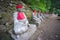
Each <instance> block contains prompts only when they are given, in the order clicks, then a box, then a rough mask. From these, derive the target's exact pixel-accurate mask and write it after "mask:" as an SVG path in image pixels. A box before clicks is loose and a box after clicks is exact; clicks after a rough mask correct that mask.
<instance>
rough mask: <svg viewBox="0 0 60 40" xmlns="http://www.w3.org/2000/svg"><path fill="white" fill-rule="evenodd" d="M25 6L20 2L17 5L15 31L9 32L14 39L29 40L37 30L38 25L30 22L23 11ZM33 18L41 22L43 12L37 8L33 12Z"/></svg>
mask: <svg viewBox="0 0 60 40" xmlns="http://www.w3.org/2000/svg"><path fill="white" fill-rule="evenodd" d="M22 8H23V6H22V5H21V4H18V5H17V6H16V9H17V11H16V12H14V13H13V18H14V27H13V31H14V33H13V31H12V30H10V31H9V33H10V34H11V37H12V38H13V39H14V40H28V39H29V37H31V35H32V34H33V33H34V32H35V31H36V29H37V28H36V25H33V24H29V21H28V19H27V17H26V15H25V13H24V12H23V11H22ZM32 18H33V20H35V23H38V24H40V23H41V21H43V18H44V16H43V14H42V13H40V11H38V13H37V12H36V10H34V11H33V13H32Z"/></svg>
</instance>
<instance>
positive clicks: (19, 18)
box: [17, 12, 25, 20]
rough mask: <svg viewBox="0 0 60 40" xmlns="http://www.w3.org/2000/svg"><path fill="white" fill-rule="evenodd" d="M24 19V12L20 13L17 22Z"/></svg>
mask: <svg viewBox="0 0 60 40" xmlns="http://www.w3.org/2000/svg"><path fill="white" fill-rule="evenodd" d="M24 18H25V16H24V13H23V12H18V15H17V20H22V19H24Z"/></svg>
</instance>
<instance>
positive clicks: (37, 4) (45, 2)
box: [22, 0, 51, 11]
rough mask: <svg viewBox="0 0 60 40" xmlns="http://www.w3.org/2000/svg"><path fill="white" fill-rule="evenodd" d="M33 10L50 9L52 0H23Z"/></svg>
mask: <svg viewBox="0 0 60 40" xmlns="http://www.w3.org/2000/svg"><path fill="white" fill-rule="evenodd" d="M22 1H23V2H25V3H26V4H27V5H29V7H31V8H32V9H33V10H34V9H35V10H41V11H48V10H49V9H50V6H51V1H50V0H22Z"/></svg>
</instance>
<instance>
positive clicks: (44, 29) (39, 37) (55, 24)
mask: <svg viewBox="0 0 60 40" xmlns="http://www.w3.org/2000/svg"><path fill="white" fill-rule="evenodd" d="M29 40H60V17H56V18H55V17H50V18H49V19H46V20H45V21H43V22H42V23H41V25H40V26H39V27H37V31H36V32H35V34H34V35H32V37H31V38H30V39H29Z"/></svg>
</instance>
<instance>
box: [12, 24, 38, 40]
mask: <svg viewBox="0 0 60 40" xmlns="http://www.w3.org/2000/svg"><path fill="white" fill-rule="evenodd" d="M36 30H37V28H36V25H33V24H30V27H29V30H28V31H27V32H25V33H24V34H21V35H16V38H14V36H13V37H12V38H13V39H14V40H28V39H29V38H30V37H31V36H32V35H33V34H34V33H35V31H36ZM12 35H13V34H11V36H12Z"/></svg>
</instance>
